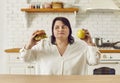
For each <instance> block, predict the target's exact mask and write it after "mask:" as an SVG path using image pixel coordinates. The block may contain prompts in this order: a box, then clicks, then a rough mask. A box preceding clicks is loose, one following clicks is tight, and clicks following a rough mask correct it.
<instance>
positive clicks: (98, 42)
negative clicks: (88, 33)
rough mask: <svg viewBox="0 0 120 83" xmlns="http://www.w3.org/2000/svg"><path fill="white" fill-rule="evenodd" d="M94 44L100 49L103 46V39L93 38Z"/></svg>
mask: <svg viewBox="0 0 120 83" xmlns="http://www.w3.org/2000/svg"><path fill="white" fill-rule="evenodd" d="M92 41H93V43H95V44H96V45H97V46H98V47H100V46H102V44H103V38H97V37H96V38H93V39H92Z"/></svg>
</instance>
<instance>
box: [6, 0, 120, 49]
mask: <svg viewBox="0 0 120 83" xmlns="http://www.w3.org/2000/svg"><path fill="white" fill-rule="evenodd" d="M33 1H35V0H7V7H6V10H7V15H6V28H5V29H6V31H7V34H6V35H7V36H6V39H7V40H6V41H5V43H6V44H5V48H12V47H22V46H23V45H24V44H25V43H26V42H27V40H28V38H29V37H30V35H31V34H32V32H33V31H35V30H36V29H44V30H45V31H46V32H47V34H48V35H50V34H51V23H52V20H53V18H54V17H56V16H65V17H67V18H68V19H69V20H70V22H71V25H72V29H73V35H74V36H75V33H76V30H77V29H78V28H86V29H88V30H89V31H90V33H91V35H92V37H102V38H104V39H106V40H107V39H109V40H110V41H117V40H120V36H119V35H120V13H113V12H97V11H94V12H86V13H85V12H81V10H80V11H79V12H78V13H77V15H76V17H75V14H74V13H54V14H53V13H29V14H28V13H25V12H21V11H20V9H21V8H24V7H28V6H29V5H28V4H27V3H28V2H33ZM37 1H38V2H41V1H42V2H43V0H37ZM44 1H45V2H46V1H56V0H44ZM57 1H58V0H57ZM59 1H64V2H69V3H74V0H69V1H68V0H59ZM88 4H89V0H80V6H81V7H85V6H87V5H88ZM79 8H80V7H79Z"/></svg>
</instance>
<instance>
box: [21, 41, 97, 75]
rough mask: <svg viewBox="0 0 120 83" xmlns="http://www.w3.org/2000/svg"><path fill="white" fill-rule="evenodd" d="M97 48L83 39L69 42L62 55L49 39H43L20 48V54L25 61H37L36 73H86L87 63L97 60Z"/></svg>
mask: <svg viewBox="0 0 120 83" xmlns="http://www.w3.org/2000/svg"><path fill="white" fill-rule="evenodd" d="M98 52H99V51H98V49H97V48H96V47H93V46H88V45H87V44H86V43H85V42H84V41H82V40H79V41H75V42H74V43H73V44H69V45H68V46H67V49H66V50H65V52H64V54H63V56H61V55H60V53H59V51H58V49H57V46H56V45H53V44H51V41H50V40H49V39H43V40H41V41H40V42H38V44H37V45H35V46H33V47H32V48H31V49H29V50H26V49H24V48H22V49H21V50H20V55H21V57H22V58H23V59H24V61H25V62H33V61H36V63H37V72H36V74H40V75H87V65H88V64H89V65H96V64H98V62H99V57H98V56H97V55H98V54H99V53H98Z"/></svg>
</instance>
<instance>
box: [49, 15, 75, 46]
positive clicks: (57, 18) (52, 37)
mask: <svg viewBox="0 0 120 83" xmlns="http://www.w3.org/2000/svg"><path fill="white" fill-rule="evenodd" d="M58 20H60V21H62V22H63V23H64V24H65V25H66V26H68V28H69V35H68V42H69V43H70V44H73V43H74V38H73V36H72V29H71V25H70V22H69V20H68V19H67V18H65V17H56V18H55V19H54V20H53V23H52V35H51V43H52V44H55V41H56V39H55V36H54V32H53V29H54V25H55V22H56V21H58Z"/></svg>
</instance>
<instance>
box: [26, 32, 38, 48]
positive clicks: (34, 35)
mask: <svg viewBox="0 0 120 83" xmlns="http://www.w3.org/2000/svg"><path fill="white" fill-rule="evenodd" d="M39 31H40V30H36V31H35V32H33V34H32V36H31V37H30V39H29V41H28V43H27V44H26V45H25V49H31V48H32V47H33V46H34V45H36V44H37V42H38V41H37V40H35V37H36V35H38V34H37V33H38V32H39Z"/></svg>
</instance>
